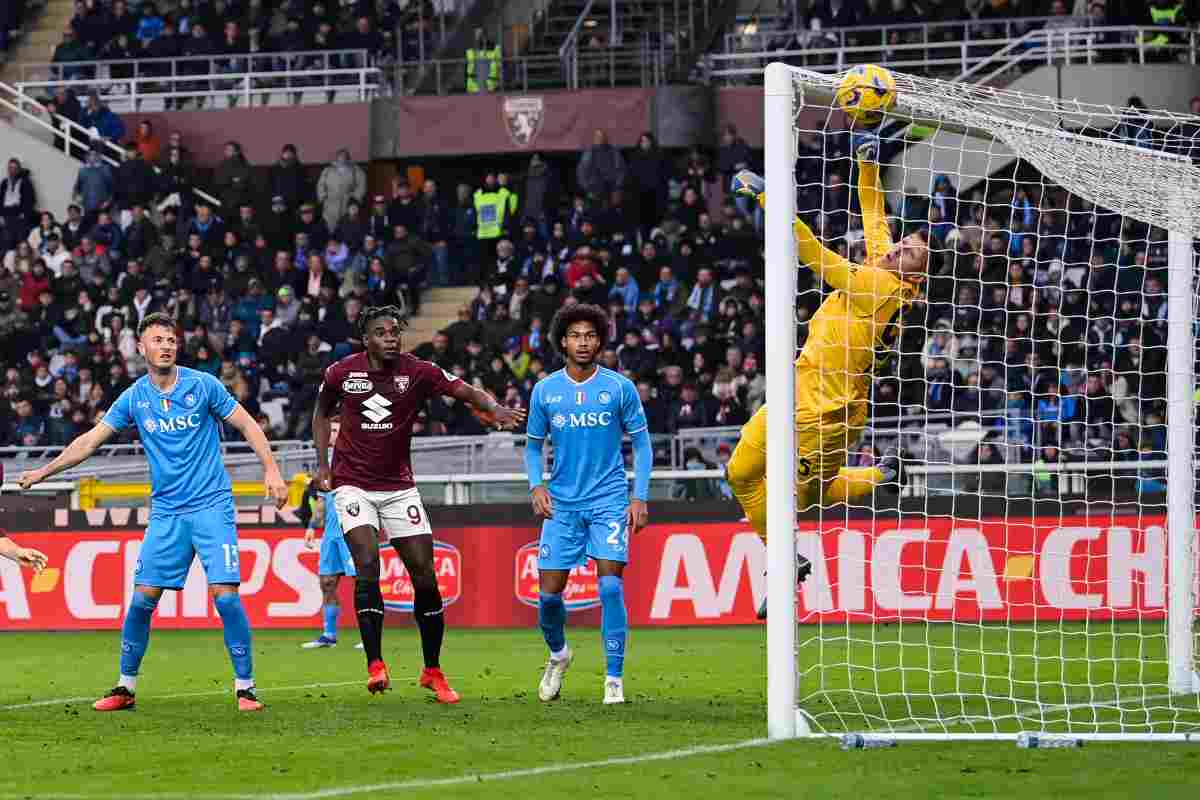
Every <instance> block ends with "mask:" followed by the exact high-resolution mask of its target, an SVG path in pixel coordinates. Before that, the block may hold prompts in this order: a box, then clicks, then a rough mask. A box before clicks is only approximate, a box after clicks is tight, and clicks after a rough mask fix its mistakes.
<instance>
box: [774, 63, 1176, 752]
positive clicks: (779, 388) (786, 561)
mask: <svg viewBox="0 0 1200 800" xmlns="http://www.w3.org/2000/svg"><path fill="white" fill-rule="evenodd" d="M796 75H797V71H796V70H794V69H792V68H790V67H788V66H787V65H785V64H782V63H772V64H769V65H768V66H767V67H766V70H765V73H764V108H763V111H764V113H763V122H764V145H765V159H764V167H765V168H764V172H765V178H766V183H767V185H768V186H780V185H783V186H790V185H791V184H792V183H793V181H794V179H795V178H794V176H795V161H796V157H797V153H796V134H795V131H794V112H795V108H796V106H795V104H796V101H797V94H798V92H799V91H800V89H799V86H800V84H799V82H798V80H797V77H796ZM803 99H804V100H805V101H808V102H817V103H824V104H828V103H829V102H830V101H831V99H832V94H831V93H830V92H829V91H828V90H827V89H826V88H824V87H806V88H805V89H804V94H803ZM901 106H903V104H901ZM893 116H896V117H899V118H902V119H904V118H907V119H909V120H911V121H913V122H918V123H924V124H927V125H930V126H932V127H935V128H937V129H938V130H939V132H951V133H958V134H961V135H965V136H969V137H971V138H975V139H981V140H984V141H991V140H992V138H993V137H991V136H990V135H988V134H987V132H986V131H982V130H980V129H978V128H971V127H967V126H963V125H954V124H953V123H948V121H947V120H944V119H928V118H923V117H921V116H920V112H919V110H917V111H915V113H914V111H913V110H911V109H909V110H906V109H904V108H898V109H897V110H896V113H894V114H893ZM1031 127H1036V126H1031ZM1162 157H1163V158H1182V157H1177V156H1170V155H1167V154H1163V155H1162ZM1183 160H1186V159H1183ZM1176 200H1177V202H1178V203H1180V204H1181V205H1180V206H1179V209H1186V208H1187V205H1186V204H1187V202H1188V201H1187V198H1186V196H1185V195H1184V192H1183V191H1182V190H1181V191H1180V193H1179V195H1178V197H1177V198H1176ZM1179 209H1177V211H1178V210H1179ZM1188 213H1194V212H1188ZM795 216H796V193H795V191H771V192H768V193H767V200H766V220H765V227H764V236H765V249H766V291H765V295H766V300H765V324H766V330H768V331H770V335H769V336H767V338H766V374H767V375H769V376H770V380H769V381H768V382H767V389H766V402H767V404H768V406H770V407H771V408H774V409H788V410H789V412H790V410H791V409H792V408H793V407H794V404H795V400H794V397H795V390H796V378H795V371H794V369H793V368H792V364H793V362H794V360H795V357H796V324H795V296H796V270H797V253H796V241H795V237H794V234H793V231H792V220H793V219H794V218H795ZM1181 216H1184V217H1186V216H1187V213H1184V214H1181ZM1193 265H1194V258H1193V251H1192V233H1191V231H1186V230H1176V229H1169V230H1168V263H1167V268H1168V270H1169V272H1170V275H1171V280H1170V281H1168V287H1167V294H1168V296H1167V313H1168V318H1167V410H1168V415H1167V452H1168V466H1167V503H1168V511H1167V532H1168V533H1167V536H1168V552H1167V562H1168V563H1167V573H1168V586H1167V651H1168V688H1169V691H1170V692H1171V693H1172V694H1175V695H1183V694H1193V693H1197V692H1200V677H1198V676H1197V674H1196V671H1195V667H1194V665H1195V653H1194V648H1195V641H1194V638H1193V632H1192V625H1193V621H1194V618H1195V617H1194V615H1195V607H1194V597H1193V590H1192V587H1193V586H1194V585H1195V580H1196V575H1195V556H1194V552H1195V551H1194V550H1193V547H1194V543H1195V542H1196V508H1195V505H1194V498H1195V491H1196V487H1195V483H1194V482H1195V479H1196V473H1195V458H1194V454H1193V448H1194V442H1193V436H1194V433H1193V432H1194V430H1195V428H1194V425H1195V420H1194V415H1195V400H1194V391H1195V386H1196V377H1195V374H1194V372H1193V352H1194V333H1193V325H1192V303H1193V291H1194V278H1193ZM795 439H796V431H795V426H794V424H793V415H792V414H791V413H787V412H785V413H779V412H776V413H774V414H771V415H769V416H768V418H767V442H768V444H767V458H766V462H767V487H768V495H767V496H768V500H767V533H768V536H767V564H768V570H767V582H766V583H767V603H768V606H767V610H768V615H767V624H766V628H767V735H768V737H769V738H771V739H789V738H797V737H826V736H831V735H840V733H841V732H838V734H830V733H824V732H821V731H818V730H816V729H814V727H813V726H812V725H811V724H810V722H809V719H808V717H807V715H806V714H805V713H804V712H803V710H802V709H800V708H799V707H798V704H797V689H798V677H797V668H796V641H797V632H796V595H797V592H796V540H795V530H796V493H795ZM950 624H953V623H950ZM878 735H880V736H886V737H887V738H892V739H917V740H921V739H924V740H931V739H942V740H947V739H961V740H974V741H979V740H993V741H995V740H1002V741H1015V740H1016V738H1017V736H1018V735H1019V733H1016V732H1014V733H965V732H964V733H954V732H946V731H934V732H929V733H904V734H884V733H881V734H878ZM1069 736H1070V737H1071V738H1077V739H1089V740H1095V741H1187V740H1191V741H1200V734H1193V733H1142V732H1131V733H1079V734H1076V733H1071V734H1069Z"/></svg>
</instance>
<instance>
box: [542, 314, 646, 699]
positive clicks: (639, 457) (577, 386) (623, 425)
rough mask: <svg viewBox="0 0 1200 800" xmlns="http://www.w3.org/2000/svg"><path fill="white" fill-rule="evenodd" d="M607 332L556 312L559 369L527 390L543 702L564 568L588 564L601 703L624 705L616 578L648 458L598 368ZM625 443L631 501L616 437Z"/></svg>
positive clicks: (638, 416) (604, 325) (621, 608)
mask: <svg viewBox="0 0 1200 800" xmlns="http://www.w3.org/2000/svg"><path fill="white" fill-rule="evenodd" d="M607 331H608V315H607V314H605V313H604V310H603V309H602V308H600V307H599V306H594V305H588V304H580V305H575V306H571V307H568V308H563V309H561V310H559V312H558V313H557V314H555V315H554V320H553V322H551V324H550V340H551V341H552V342H553V343H554V346H555V347H557V348H558V350H559V352H560V353H561V354H562V355H563V357H564V358H565V359H566V362H567V363H566V366H565V367H564V368H563V369H560V370H559V371H557V372H555V373H553V374H551V375H548V376H546V377H545V378H543V379H542V380H540V381H538V382H537V385H535V386H534V387H533V394H532V395H531V396H530V399H529V424H528V426H527V435H526V445H525V471H526V473H527V474H528V477H529V486H530V492H531V495H532V502H533V510H534V513H535V514H537V515H538V516H539V517H542V518H543V519H544V520H545V522H543V523H542V536H541V542H540V543H539V549H538V591H539V594H538V620H539V622H540V624H541V628H542V636H543V638H544V639H545V641H546V646H547V647H548V648H549V649H550V658H549V660H548V661H547V662H546V668H545V670H544V671H543V673H542V680H541V683H540V685H539V686H538V697H539V698H540V699H541V700H543V701H550V700H554V699H555V698H557V697H558V696H559V694H560V692H561V691H562V682H563V675H564V674H565V673H566V671H567V668H568V667H570V665H571V660H572V653H571V648H570V647H568V646H567V639H566V631H565V628H566V621H567V609H566V605H565V604H564V603H563V590H564V589H565V588H566V586H567V578H568V576H569V575H570V571H571V569H572V568H574V567H576V566H580V565H582V564H583V563H585V562H586V561H587V559H589V558H591V559H592V560H594V561H595V562H596V572H597V573H598V575H599V578H600V580H599V582H600V610H601V617H600V640H601V642H602V643H603V646H604V655H605V677H604V702H605V703H606V704H611V703H623V702H625V684H624V674H625V673H624V670H625V639H626V632H627V630H628V627H629V622H628V613H627V611H626V609H625V587H624V580H623V575H624V571H625V564H626V563H627V562H628V561H629V536H630V535H631V534H634V533H637V531H638V530H640V529H641V528H643V527H645V525H646V520H647V510H646V500H647V499H648V493H649V490H650V470H651V468H652V467H653V462H654V455H653V450H652V449H651V446H650V434H649V432H648V431H647V427H646V413H645V411H644V410H643V409H642V401H641V398H640V397H639V396H638V392H637V387H635V386H634V384H633V382H632V381H630V380H629V379H628V378H626V377H625V376H624V375H621V374H620V373H617V372H613V371H612V370H609V369H605V368H603V367H601V366H600V365H599V364H598V363H596V362H597V359H598V357H599V354H600V351H601V350H602V349H603V347H604V339H605V334H606V332H607ZM625 434H628V435H629V436H630V437H631V438H632V440H633V465H634V485H633V496H632V497H630V493H629V481H628V479H627V478H626V476H625V457H624V455H623V454H622V452H621V446H622V439H623V437H624V435H625ZM546 439H549V440H550V442H551V444H553V445H554V469H553V471H552V472H551V473H550V481H549V483H546V482H545V481H543V480H542V477H543V474H542V447H543V443H544V442H545V440H546Z"/></svg>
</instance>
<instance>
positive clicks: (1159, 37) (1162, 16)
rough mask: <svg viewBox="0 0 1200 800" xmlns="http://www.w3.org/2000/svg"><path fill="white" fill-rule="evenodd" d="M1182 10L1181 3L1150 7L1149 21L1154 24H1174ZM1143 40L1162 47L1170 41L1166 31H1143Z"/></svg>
mask: <svg viewBox="0 0 1200 800" xmlns="http://www.w3.org/2000/svg"><path fill="white" fill-rule="evenodd" d="M1182 11H1183V3H1180V4H1178V5H1175V6H1172V7H1171V8H1157V7H1155V6H1151V7H1150V22H1151V23H1152V24H1154V25H1176V24H1177V22H1176V20H1177V19H1178V17H1179V14H1180V13H1181V12H1182ZM1143 36H1144V37H1145V38H1144V39H1143V41H1144V42H1145V43H1146V44H1148V45H1151V46H1154V47H1162V46H1163V45H1166V44H1168V43H1169V42H1170V38H1169V37H1168V36H1167V34H1166V33H1150V32H1147V33H1144V34H1143Z"/></svg>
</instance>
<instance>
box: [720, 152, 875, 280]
mask: <svg viewBox="0 0 1200 800" xmlns="http://www.w3.org/2000/svg"><path fill="white" fill-rule="evenodd" d="M730 188H731V190H732V191H733V192H734V194H740V195H742V196H744V197H752V198H754V199H756V200H757V201H758V204H759V205H760V206H762V207H763V208H766V206H767V192H766V182H765V181H763V179H762V176H761V175H756V174H755V173H753V172H751V171H750V170H746V169H744V170H742V171H741V172H739V173H737V174H736V175H734V176H733V180H732V186H731V187H730ZM792 230H793V232H794V234H795V236H796V257H797V259H798V260H799V262H800V263H801V264H803V265H804V266H806V267H808V268H809V269H810V270H812V271H813V272H815V273H816V274H817V275H818V276H819V277H820V278H821V279H822V280H823V281H825V282H826V283H828V284H829V285H830V286H832V287H833V288H835V289H845V288H846V285H847V284H848V283H849V280H850V275H851V271H852V270H853V268H854V265H853V264H851V263H850V262H849V261H847V260H846V259H845V258H843V257H842V256H840V255H838V254H837V253H835V252H834V251H832V250H830V249H829V248H828V247H826V246H825V245H823V244H821V242H820V241H819V240H818V239H817V237H816V236H815V235H813V232H812V229H811V228H809V227H808V225H806V224H805V223H804V220H802V219H800V218H799V217H796V221H795V222H794V223H793V224H792Z"/></svg>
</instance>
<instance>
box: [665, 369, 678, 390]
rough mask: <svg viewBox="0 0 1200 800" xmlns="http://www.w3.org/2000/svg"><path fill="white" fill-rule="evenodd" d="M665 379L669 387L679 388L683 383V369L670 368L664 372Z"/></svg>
mask: <svg viewBox="0 0 1200 800" xmlns="http://www.w3.org/2000/svg"><path fill="white" fill-rule="evenodd" d="M663 377H665V378H666V380H667V385H668V386H672V387H678V386H679V385H680V384H681V383H683V367H679V366H670V367H667V368H666V369H665V370H663Z"/></svg>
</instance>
